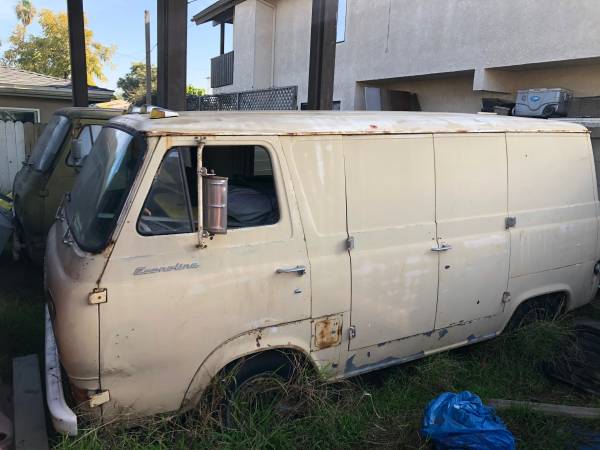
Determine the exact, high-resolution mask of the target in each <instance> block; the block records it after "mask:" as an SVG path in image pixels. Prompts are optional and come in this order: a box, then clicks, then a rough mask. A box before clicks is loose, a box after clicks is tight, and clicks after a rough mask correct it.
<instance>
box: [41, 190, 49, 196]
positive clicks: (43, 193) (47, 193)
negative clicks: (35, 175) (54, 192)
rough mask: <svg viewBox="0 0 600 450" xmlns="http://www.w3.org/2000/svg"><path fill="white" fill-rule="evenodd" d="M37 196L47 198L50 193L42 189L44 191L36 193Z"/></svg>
mask: <svg viewBox="0 0 600 450" xmlns="http://www.w3.org/2000/svg"><path fill="white" fill-rule="evenodd" d="M38 194H39V195H40V197H48V195H50V192H48V190H46V189H44V190H42V191H40V192H38Z"/></svg>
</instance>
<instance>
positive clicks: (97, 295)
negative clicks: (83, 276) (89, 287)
mask: <svg viewBox="0 0 600 450" xmlns="http://www.w3.org/2000/svg"><path fill="white" fill-rule="evenodd" d="M107 301H108V296H107V293H106V288H94V290H93V291H92V292H90V293H89V294H88V302H89V304H90V305H97V304H99V303H106V302H107Z"/></svg>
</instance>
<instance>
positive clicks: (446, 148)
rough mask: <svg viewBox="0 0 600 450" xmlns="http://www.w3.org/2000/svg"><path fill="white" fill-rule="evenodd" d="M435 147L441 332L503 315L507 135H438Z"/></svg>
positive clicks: (506, 264) (506, 261)
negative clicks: (499, 314) (460, 324)
mask: <svg viewBox="0 0 600 450" xmlns="http://www.w3.org/2000/svg"><path fill="white" fill-rule="evenodd" d="M434 146H435V173H436V182H435V186H436V189H435V190H436V221H437V237H438V239H437V241H438V242H437V248H435V249H434V251H436V252H437V253H438V254H439V255H440V261H439V264H440V274H439V292H438V306H437V315H436V322H435V328H436V329H439V328H444V327H448V326H452V325H456V324H459V323H461V322H466V321H470V320H474V319H477V318H480V317H485V316H493V315H495V314H497V313H499V312H501V311H502V307H503V304H502V300H503V293H504V292H505V291H506V289H507V285H508V268H509V256H510V237H509V233H508V231H507V230H506V228H505V227H506V217H507V161H506V140H505V137H504V134H488V135H483V134H477V135H476V134H447V135H435V136H434ZM494 331H495V330H494Z"/></svg>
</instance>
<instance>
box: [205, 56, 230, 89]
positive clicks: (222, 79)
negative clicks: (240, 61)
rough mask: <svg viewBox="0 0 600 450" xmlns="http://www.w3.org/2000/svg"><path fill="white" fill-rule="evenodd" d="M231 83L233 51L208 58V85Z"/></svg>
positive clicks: (213, 86)
mask: <svg viewBox="0 0 600 450" xmlns="http://www.w3.org/2000/svg"><path fill="white" fill-rule="evenodd" d="M230 84H233V51H231V52H229V53H224V54H222V55H219V56H217V57H215V58H212V59H211V60H210V87H212V88H218V87H221V86H228V85H230Z"/></svg>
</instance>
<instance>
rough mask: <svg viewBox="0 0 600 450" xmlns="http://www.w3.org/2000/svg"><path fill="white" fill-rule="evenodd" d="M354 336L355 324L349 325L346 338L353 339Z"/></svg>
mask: <svg viewBox="0 0 600 450" xmlns="http://www.w3.org/2000/svg"><path fill="white" fill-rule="evenodd" d="M355 337H356V325H350V327H349V328H348V339H354V338H355Z"/></svg>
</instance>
